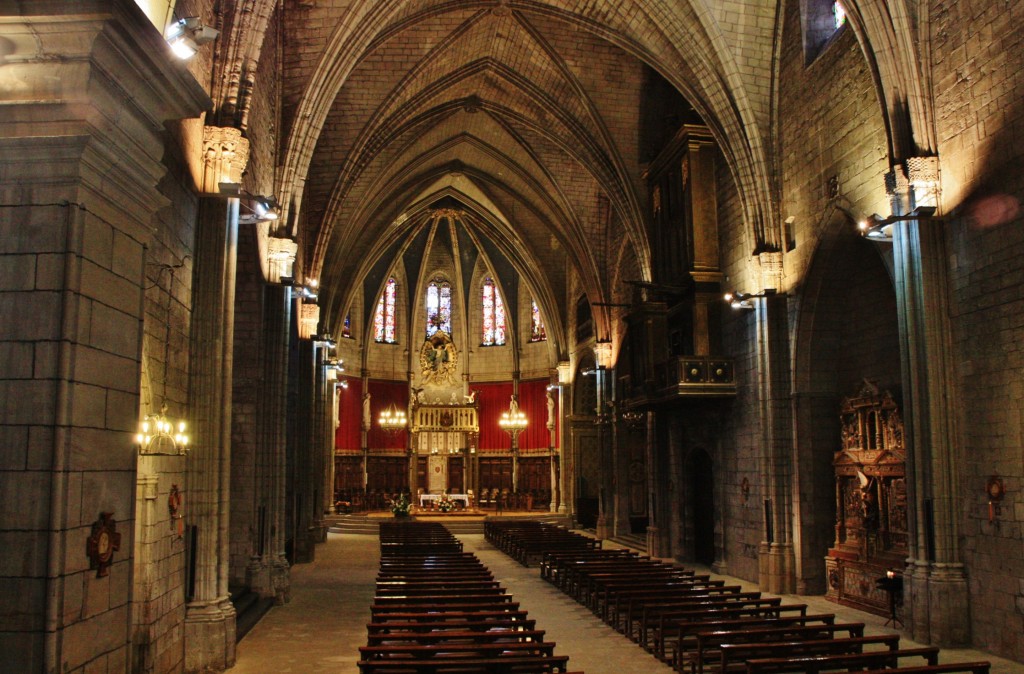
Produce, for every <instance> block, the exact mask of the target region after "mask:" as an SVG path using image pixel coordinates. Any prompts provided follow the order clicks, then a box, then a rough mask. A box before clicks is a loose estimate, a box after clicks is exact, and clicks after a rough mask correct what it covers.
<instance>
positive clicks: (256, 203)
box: [238, 194, 281, 225]
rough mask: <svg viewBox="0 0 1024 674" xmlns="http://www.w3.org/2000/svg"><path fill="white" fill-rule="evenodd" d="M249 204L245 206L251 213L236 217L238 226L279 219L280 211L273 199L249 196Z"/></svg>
mask: <svg viewBox="0 0 1024 674" xmlns="http://www.w3.org/2000/svg"><path fill="white" fill-rule="evenodd" d="M249 196H250V198H251V199H252V201H251V203H249V204H246V205H245V206H246V208H248V209H249V210H250V211H251V213H246V214H245V215H239V216H238V224H240V225H255V224H256V223H259V222H272V221H274V220H277V219H278V218H279V217H281V209H280V207H279V206H278V205H277V199H275V198H274V197H264V196H259V195H255V194H251V195H249Z"/></svg>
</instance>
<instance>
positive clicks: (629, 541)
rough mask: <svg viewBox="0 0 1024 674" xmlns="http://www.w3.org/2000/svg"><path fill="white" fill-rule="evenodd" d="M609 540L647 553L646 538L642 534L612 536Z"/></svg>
mask: <svg viewBox="0 0 1024 674" xmlns="http://www.w3.org/2000/svg"><path fill="white" fill-rule="evenodd" d="M611 540H612V541H614V542H616V543H618V544H619V545H625V546H626V547H627V548H632V549H634V550H636V551H638V552H647V536H645V535H643V534H619V535H617V536H612V538H611Z"/></svg>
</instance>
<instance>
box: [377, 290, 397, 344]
mask: <svg viewBox="0 0 1024 674" xmlns="http://www.w3.org/2000/svg"><path fill="white" fill-rule="evenodd" d="M397 285H398V284H397V283H395V279H393V278H389V279H388V282H387V284H385V286H384V292H383V294H381V296H380V299H379V300H378V301H377V313H376V314H375V315H374V317H373V338H374V340H375V341H377V342H384V343H387V344H394V343H395V297H396V296H397V294H398V293H397V292H396V287H397Z"/></svg>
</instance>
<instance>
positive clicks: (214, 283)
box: [185, 199, 238, 672]
mask: <svg viewBox="0 0 1024 674" xmlns="http://www.w3.org/2000/svg"><path fill="white" fill-rule="evenodd" d="M237 232H238V200H237V199H231V200H229V201H228V202H221V201H206V202H203V203H202V205H201V207H200V218H199V227H198V232H197V236H196V239H197V240H196V253H195V279H194V281H193V287H194V303H193V315H192V347H191V352H192V354H191V355H192V358H191V360H192V364H191V370H192V373H193V385H192V389H191V392H190V406H191V408H192V413H193V415H194V417H195V423H194V428H195V439H194V441H193V445H192V454H191V456H190V457H189V471H188V472H189V476H188V482H189V494H190V496H191V504H192V507H191V508H190V509H189V513H188V518H187V520H186V522H187V524H188V526H189V527H190V528H191V530H192V531H193V535H194V536H195V541H196V542H195V548H194V550H193V559H192V568H193V578H194V582H193V588H194V591H193V594H192V597H191V600H190V601H189V603H188V605H187V607H186V613H185V640H186V643H187V644H188V647H187V648H186V649H185V652H186V656H185V669H186V671H189V672H199V671H204V670H207V669H212V668H227V667H230V666H231V665H232V664H234V660H235V611H234V608H233V607H232V605H231V602H230V601H229V595H228V589H227V579H228V573H227V572H228V569H227V564H228V550H227V543H228V541H227V530H226V528H227V525H228V507H229V506H230V470H229V467H230V459H231V379H232V362H233V358H232V348H233V343H232V342H233V332H232V331H233V325H234V317H233V313H234V284H235V276H234V272H235V259H236V258H235V256H236V247H235V246H236V241H237Z"/></svg>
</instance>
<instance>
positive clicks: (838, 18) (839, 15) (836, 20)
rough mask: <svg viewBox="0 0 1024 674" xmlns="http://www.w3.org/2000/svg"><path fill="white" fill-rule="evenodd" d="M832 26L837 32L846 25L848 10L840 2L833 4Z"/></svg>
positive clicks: (837, 0)
mask: <svg viewBox="0 0 1024 674" xmlns="http://www.w3.org/2000/svg"><path fill="white" fill-rule="evenodd" d="M832 25H833V27H834V28H835V29H836V30H839V29H840V28H842V27H843V26H845V25H846V8H844V7H843V3H841V2H839V0H836V1H835V2H833V3H832Z"/></svg>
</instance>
